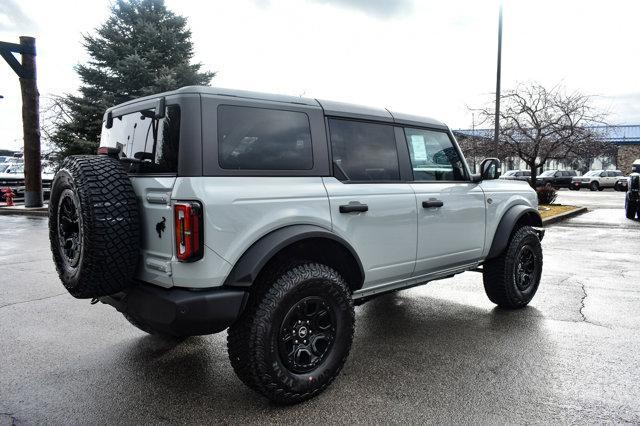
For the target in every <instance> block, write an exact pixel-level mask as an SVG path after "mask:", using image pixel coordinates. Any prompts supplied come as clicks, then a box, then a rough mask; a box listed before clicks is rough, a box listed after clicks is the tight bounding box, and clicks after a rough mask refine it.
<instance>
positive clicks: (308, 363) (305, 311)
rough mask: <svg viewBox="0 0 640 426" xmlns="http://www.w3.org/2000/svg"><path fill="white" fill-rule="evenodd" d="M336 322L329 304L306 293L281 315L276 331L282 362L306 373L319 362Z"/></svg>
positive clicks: (329, 346) (297, 371)
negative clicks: (278, 329)
mask: <svg viewBox="0 0 640 426" xmlns="http://www.w3.org/2000/svg"><path fill="white" fill-rule="evenodd" d="M335 332H336V322H335V316H334V314H333V311H332V310H331V308H330V306H329V304H328V303H327V302H326V301H324V300H323V299H322V298H320V297H307V298H304V299H302V300H300V301H299V302H298V303H296V304H295V305H294V306H293V307H292V308H291V309H290V310H289V312H288V313H287V315H285V318H284V320H283V321H282V325H281V327H280V333H279V348H280V356H281V360H282V362H283V364H284V365H285V366H286V367H287V368H288V369H289V370H290V371H292V372H294V373H307V372H310V371H312V370H313V369H315V368H316V367H317V366H318V365H320V364H321V363H322V362H323V361H324V359H326V357H327V355H328V354H329V352H330V350H331V347H332V345H333V341H334V340H335Z"/></svg>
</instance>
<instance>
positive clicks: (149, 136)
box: [100, 105, 180, 173]
mask: <svg viewBox="0 0 640 426" xmlns="http://www.w3.org/2000/svg"><path fill="white" fill-rule="evenodd" d="M154 115H155V114H154V110H153V109H147V110H143V111H138V112H134V113H131V114H125V115H121V116H116V117H113V126H112V127H111V128H110V129H107V128H106V126H104V125H103V127H102V135H101V136H100V146H105V147H110V148H118V149H120V151H121V153H122V156H123V157H126V158H131V159H134V160H137V161H134V162H132V163H131V166H130V167H129V172H130V173H177V172H178V145H179V142H180V107H179V106H177V105H169V106H167V107H166V110H165V116H164V117H163V118H159V119H158V118H155V117H154Z"/></svg>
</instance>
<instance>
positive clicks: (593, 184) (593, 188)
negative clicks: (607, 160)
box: [589, 182, 600, 191]
mask: <svg viewBox="0 0 640 426" xmlns="http://www.w3.org/2000/svg"><path fill="white" fill-rule="evenodd" d="M599 188H600V184H599V183H598V182H591V183H590V184H589V189H590V190H591V191H597V190H598V189H599Z"/></svg>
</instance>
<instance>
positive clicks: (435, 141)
mask: <svg viewBox="0 0 640 426" xmlns="http://www.w3.org/2000/svg"><path fill="white" fill-rule="evenodd" d="M404 132H405V135H406V138H407V143H408V145H409V154H410V155H411V167H412V168H413V179H414V180H416V181H459V180H466V173H465V170H464V165H463V162H462V158H461V157H460V154H459V153H458V151H457V150H456V149H455V147H454V146H453V143H452V141H451V139H450V138H449V135H447V133H445V132H438V131H435V130H423V129H412V128H405V129H404Z"/></svg>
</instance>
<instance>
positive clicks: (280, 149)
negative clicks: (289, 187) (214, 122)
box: [218, 105, 313, 170]
mask: <svg viewBox="0 0 640 426" xmlns="http://www.w3.org/2000/svg"><path fill="white" fill-rule="evenodd" d="M218 162H219V163H220V167H222V168H223V169H234V170H310V169H311V168H313V152H312V149H311V128H310V125H309V117H308V116H307V114H305V113H303V112H295V111H282V110H274V109H266V108H252V107H240V106H232V105H220V106H219V107H218Z"/></svg>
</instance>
